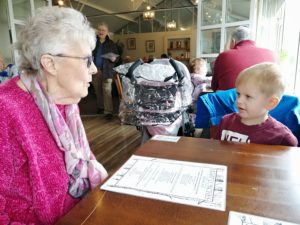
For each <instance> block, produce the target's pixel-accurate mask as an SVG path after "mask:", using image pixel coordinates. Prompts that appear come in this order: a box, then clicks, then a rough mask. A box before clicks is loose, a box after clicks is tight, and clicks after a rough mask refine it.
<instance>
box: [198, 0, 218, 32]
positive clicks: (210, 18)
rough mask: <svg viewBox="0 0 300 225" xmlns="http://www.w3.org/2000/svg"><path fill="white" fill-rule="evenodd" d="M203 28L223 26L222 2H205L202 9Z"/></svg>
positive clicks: (212, 0) (216, 0)
mask: <svg viewBox="0 0 300 225" xmlns="http://www.w3.org/2000/svg"><path fill="white" fill-rule="evenodd" d="M201 10H202V11H201V15H202V18H201V22H202V26H207V25H214V24H221V22H222V0H204V1H202V9H201Z"/></svg>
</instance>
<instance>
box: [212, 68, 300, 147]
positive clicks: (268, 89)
mask: <svg viewBox="0 0 300 225" xmlns="http://www.w3.org/2000/svg"><path fill="white" fill-rule="evenodd" d="M236 89H237V99H236V106H237V109H238V112H237V113H231V114H228V115H226V116H224V117H223V118H222V120H221V123H220V126H219V129H218V131H217V133H216V135H215V139H218V140H226V141H234V142H245V143H257V144H270V145H287V146H297V144H298V141H297V138H296V137H295V136H294V135H293V133H292V132H291V131H290V130H289V129H288V128H287V127H286V126H285V125H283V124H282V123H280V122H279V121H277V120H276V119H274V118H273V117H271V116H270V115H269V111H270V110H272V109H274V108H275V107H276V106H277V105H278V103H279V101H280V99H281V97H282V95H283V92H284V83H283V81H282V74H281V72H280V70H279V68H278V66H276V65H275V64H273V63H261V64H257V65H254V66H252V67H250V68H248V69H245V70H244V71H242V72H241V73H240V75H239V76H238V78H237V80H236Z"/></svg>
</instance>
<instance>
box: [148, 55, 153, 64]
mask: <svg viewBox="0 0 300 225" xmlns="http://www.w3.org/2000/svg"><path fill="white" fill-rule="evenodd" d="M153 60H154V56H153V55H149V57H148V62H147V63H152V62H153Z"/></svg>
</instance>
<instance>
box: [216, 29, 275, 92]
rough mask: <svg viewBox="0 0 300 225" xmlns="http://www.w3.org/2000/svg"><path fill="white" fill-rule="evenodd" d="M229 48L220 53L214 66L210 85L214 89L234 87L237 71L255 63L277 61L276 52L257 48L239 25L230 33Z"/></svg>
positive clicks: (247, 32)
mask: <svg viewBox="0 0 300 225" xmlns="http://www.w3.org/2000/svg"><path fill="white" fill-rule="evenodd" d="M229 45H230V46H229V48H230V49H229V50H227V51H224V52H222V53H220V55H219V56H218V57H217V59H216V61H215V63H214V68H213V78H212V83H211V87H212V89H213V90H214V91H217V90H228V89H231V88H235V80H236V78H237V76H238V75H239V73H240V72H241V71H242V70H244V69H246V68H248V67H250V66H253V65H255V64H258V63H262V62H274V63H276V62H277V57H276V54H275V53H274V52H273V51H271V50H269V49H265V48H259V47H257V46H256V43H255V42H254V41H252V40H250V31H249V29H248V28H247V27H243V26H240V27H238V28H236V29H235V31H234V32H233V33H232V35H231V39H230V43H229Z"/></svg>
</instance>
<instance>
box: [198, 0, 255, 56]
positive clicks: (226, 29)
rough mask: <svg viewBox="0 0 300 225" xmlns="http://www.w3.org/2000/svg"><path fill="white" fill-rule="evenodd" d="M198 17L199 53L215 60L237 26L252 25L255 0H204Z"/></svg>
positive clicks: (200, 5)
mask: <svg viewBox="0 0 300 225" xmlns="http://www.w3.org/2000/svg"><path fill="white" fill-rule="evenodd" d="M200 2H201V3H200V4H199V6H198V7H200V10H199V9H198V10H199V12H200V16H199V17H198V32H200V34H199V41H198V43H199V45H200V46H198V48H197V49H199V52H197V55H198V56H200V57H203V58H206V59H207V60H208V61H209V62H211V61H213V60H214V59H215V58H216V57H217V56H218V54H219V53H220V52H222V51H223V50H224V46H225V44H226V43H227V40H228V37H230V34H231V32H232V30H233V29H234V28H236V27H237V26H240V25H243V26H248V27H251V26H252V23H253V22H252V17H251V15H253V12H252V11H253V7H252V5H254V0H203V1H200Z"/></svg>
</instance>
